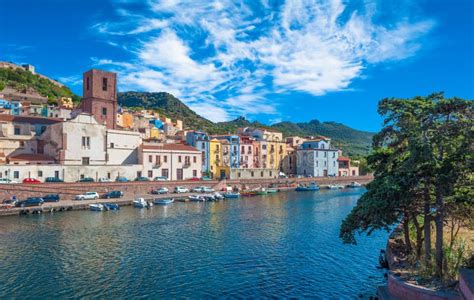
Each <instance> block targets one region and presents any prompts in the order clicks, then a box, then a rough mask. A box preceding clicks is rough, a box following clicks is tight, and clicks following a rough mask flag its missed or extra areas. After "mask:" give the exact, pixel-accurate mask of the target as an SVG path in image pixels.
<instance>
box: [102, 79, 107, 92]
mask: <svg viewBox="0 0 474 300" xmlns="http://www.w3.org/2000/svg"><path fill="white" fill-rule="evenodd" d="M102 90H103V91H107V78H102Z"/></svg>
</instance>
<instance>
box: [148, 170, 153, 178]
mask: <svg viewBox="0 0 474 300" xmlns="http://www.w3.org/2000/svg"><path fill="white" fill-rule="evenodd" d="M148 177H149V178H152V177H153V171H152V170H149V171H148Z"/></svg>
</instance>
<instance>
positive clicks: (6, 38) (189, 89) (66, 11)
mask: <svg viewBox="0 0 474 300" xmlns="http://www.w3.org/2000/svg"><path fill="white" fill-rule="evenodd" d="M0 2H1V6H0V19H1V20H2V23H3V25H2V26H1V27H2V28H1V29H0V60H9V61H13V62H17V63H26V62H28V63H31V64H34V65H36V67H37V71H38V72H40V73H43V74H46V75H48V76H51V77H53V78H57V79H59V80H61V81H63V82H64V83H66V84H67V85H69V86H70V87H71V88H72V89H73V90H74V91H76V92H77V93H78V94H80V93H81V84H82V83H81V74H82V72H83V71H85V70H87V69H90V68H100V69H105V70H111V71H115V72H118V73H119V89H120V91H128V90H135V91H150V92H157V91H167V92H170V93H172V94H174V95H175V96H177V97H179V98H180V99H182V100H183V101H184V102H185V103H187V104H188V105H189V106H190V107H191V108H192V109H194V110H195V111H196V112H198V113H199V114H201V115H203V116H205V117H207V118H209V119H211V120H213V121H224V120H230V119H233V118H235V117H237V116H240V115H243V116H246V117H247V118H249V119H252V120H260V121H263V122H266V123H274V122H278V121H280V120H291V121H308V120H311V119H319V120H322V121H337V122H341V123H345V124H347V125H350V126H352V127H355V128H359V129H364V130H371V131H375V130H377V129H378V128H379V127H380V125H381V124H380V121H381V120H380V118H379V116H378V115H377V107H376V105H377V102H378V101H379V100H380V99H381V98H384V97H411V96H415V95H422V94H428V93H431V92H435V91H445V92H446V94H447V95H448V96H454V95H456V96H460V97H464V98H471V99H472V98H474V79H473V77H474V59H473V56H472V53H474V46H473V43H474V41H473V36H474V32H473V31H474V29H473V28H474V21H473V18H474V6H473V1H470V0H465V1H462V0H452V1H448V0H445V1H441V0H431V1H412V0H406V1H405V0H397V1H388V0H384V1H382V0H380V1H376V0H366V1H357V0H356V1H339V0H333V1H317V0H286V1H271V0H249V1H243V0H242V1H241V0H233V1H232V0H215V1H214V0H192V1H180V0H149V1H138V0H110V1H106V0H103V1H98V0H95V1H92V0H81V1H79V0H69V1H58V0H54V1H53V0H42V1H36V0H30V1H26V0H0ZM5 25H6V26H5Z"/></svg>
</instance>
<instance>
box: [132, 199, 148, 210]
mask: <svg viewBox="0 0 474 300" xmlns="http://www.w3.org/2000/svg"><path fill="white" fill-rule="evenodd" d="M133 206H134V207H137V208H147V207H149V204H148V202H146V200H145V199H144V198H137V199H135V200H133Z"/></svg>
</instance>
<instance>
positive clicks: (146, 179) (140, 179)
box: [135, 176, 150, 181]
mask: <svg viewBox="0 0 474 300" xmlns="http://www.w3.org/2000/svg"><path fill="white" fill-rule="evenodd" d="M135 181H150V178H148V177H143V176H142V177H137V178H135Z"/></svg>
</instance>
